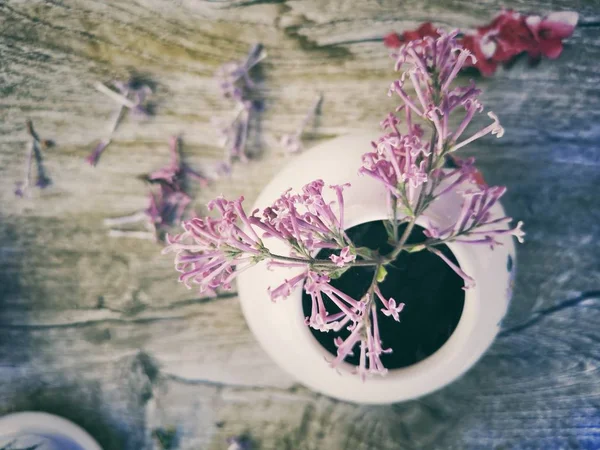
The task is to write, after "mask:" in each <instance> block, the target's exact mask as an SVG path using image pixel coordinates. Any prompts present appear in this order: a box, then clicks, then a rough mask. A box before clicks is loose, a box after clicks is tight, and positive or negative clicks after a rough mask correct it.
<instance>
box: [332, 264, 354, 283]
mask: <svg viewBox="0 0 600 450" xmlns="http://www.w3.org/2000/svg"><path fill="white" fill-rule="evenodd" d="M349 268H350V266H346V267H340V268H339V269H335V270H333V271H331V272H327V275H329V278H331V279H332V280H335V279H336V278H339V277H341V276H342V275H344V273H345V272H346V270H348V269H349Z"/></svg>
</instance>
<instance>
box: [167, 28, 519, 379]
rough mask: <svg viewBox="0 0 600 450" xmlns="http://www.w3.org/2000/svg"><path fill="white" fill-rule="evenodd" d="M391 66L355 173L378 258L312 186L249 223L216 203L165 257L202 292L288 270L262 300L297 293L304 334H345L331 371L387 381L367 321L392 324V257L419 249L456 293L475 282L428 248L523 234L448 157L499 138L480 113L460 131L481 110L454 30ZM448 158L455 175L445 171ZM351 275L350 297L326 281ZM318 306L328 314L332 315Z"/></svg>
mask: <svg viewBox="0 0 600 450" xmlns="http://www.w3.org/2000/svg"><path fill="white" fill-rule="evenodd" d="M393 57H394V59H395V61H396V66H395V68H396V70H397V71H401V72H402V75H401V77H400V78H399V79H398V80H396V81H395V82H394V83H392V85H391V88H390V90H389V95H390V96H397V97H398V98H399V99H400V101H401V104H400V106H399V107H398V108H396V112H395V113H390V114H388V115H387V116H386V118H385V119H384V120H383V121H382V122H381V126H382V128H383V130H384V134H383V135H382V136H381V137H380V138H379V139H378V140H376V141H375V142H373V143H372V149H371V150H370V151H368V152H367V153H365V154H364V155H363V163H362V166H361V167H360V169H359V172H360V173H361V174H364V175H365V176H370V177H373V178H374V179H375V180H377V181H378V182H380V183H381V184H382V185H383V186H385V189H386V191H387V195H388V205H389V210H390V213H389V220H387V221H386V222H385V225H386V230H387V233H388V235H389V242H390V243H392V244H393V247H392V250H391V251H390V252H389V253H388V254H379V253H378V252H375V251H372V250H370V249H368V248H364V247H358V246H356V245H355V244H354V243H353V242H352V241H351V239H349V237H348V235H347V233H346V231H345V230H344V226H343V224H344V194H343V191H344V189H345V188H346V187H347V186H348V185H342V186H339V185H335V186H328V187H326V186H325V184H324V182H323V181H322V180H315V181H313V182H311V183H308V184H307V185H305V186H304V187H303V188H302V189H301V191H299V192H292V190H288V191H286V192H284V193H283V194H282V195H281V197H279V198H278V199H276V200H275V201H274V203H273V204H272V205H271V206H269V207H267V208H264V209H263V210H262V211H260V210H255V211H252V212H251V213H250V214H248V213H246V212H245V210H244V208H243V204H242V203H243V198H239V199H237V200H235V201H229V200H226V199H224V198H218V199H216V200H214V201H212V202H211V203H210V204H209V209H212V210H215V211H216V212H217V213H218V216H217V217H205V218H194V219H192V220H189V221H186V222H184V223H183V228H184V232H183V233H181V234H179V235H176V236H172V237H169V238H168V244H169V245H168V246H167V248H166V249H165V252H174V253H175V254H176V256H175V264H176V269H177V270H178V271H179V272H180V277H179V279H180V281H182V282H184V283H185V284H186V285H187V286H188V287H191V286H193V285H197V286H199V288H200V291H201V292H207V293H209V294H214V293H215V292H216V290H217V289H219V288H222V289H229V288H230V287H231V283H232V281H233V279H234V278H235V276H236V274H238V273H240V272H241V271H243V270H246V269H248V268H249V267H252V266H253V265H255V264H257V263H258V262H260V261H267V264H268V265H269V266H271V267H287V268H294V269H295V272H294V273H297V274H296V275H295V276H293V277H290V278H289V279H287V280H285V281H284V282H283V283H282V284H281V285H279V286H273V287H271V288H270V289H269V295H270V296H271V299H272V300H273V301H277V300H280V299H285V298H286V297H288V296H289V295H290V294H291V293H292V291H294V290H295V289H299V288H300V287H302V288H303V289H304V290H305V292H306V293H307V295H308V296H310V299H311V309H310V316H308V317H306V324H307V325H308V326H309V327H312V328H314V329H316V330H319V331H323V332H329V331H333V332H334V333H335V332H337V331H340V330H341V329H342V328H346V329H347V330H348V331H349V332H350V333H349V335H348V336H347V337H346V338H345V339H342V338H341V337H339V336H338V337H336V338H335V341H334V342H335V344H336V346H337V355H336V357H335V358H334V359H333V360H332V361H331V362H330V364H331V366H332V367H334V368H335V367H337V366H339V365H340V364H341V363H342V362H343V361H344V360H345V359H346V358H347V357H349V356H351V355H353V352H355V351H357V352H358V354H359V364H358V367H357V368H356V372H357V373H358V374H359V376H360V377H361V378H362V379H363V380H364V379H365V378H366V377H367V376H369V375H384V374H385V373H386V372H387V369H386V368H385V367H384V365H383V363H382V360H381V356H382V355H383V354H385V353H387V352H391V351H392V349H388V348H385V347H384V345H383V343H382V341H381V337H380V332H379V320H394V321H397V322H399V321H400V315H401V313H402V310H403V308H404V306H405V305H404V303H402V302H399V301H397V300H396V299H394V298H386V296H384V295H383V294H382V291H381V289H380V284H381V283H382V282H383V281H384V279H385V277H386V274H387V271H386V266H388V265H390V264H392V263H394V261H395V260H396V258H397V257H398V255H399V254H400V253H401V252H416V251H429V252H431V253H433V254H435V255H437V256H439V257H440V258H441V259H442V260H443V261H444V262H446V263H447V264H448V265H449V266H450V267H451V268H452V269H453V270H454V271H455V272H456V273H457V274H458V275H459V276H460V277H462V279H463V280H464V289H469V288H471V287H473V286H474V283H475V281H474V280H473V279H472V278H471V277H470V276H469V275H468V274H467V273H465V272H464V271H463V270H462V269H461V268H460V267H458V266H457V265H455V264H454V263H453V262H452V261H451V260H450V259H448V258H447V257H446V256H445V255H444V254H443V253H442V252H441V251H440V250H439V249H438V247H439V246H440V245H442V244H446V243H450V242H460V243H463V244H468V245H488V246H490V247H491V248H494V246H496V245H499V242H498V238H499V237H500V236H506V235H512V236H514V237H516V238H517V239H518V240H519V242H522V241H523V236H524V233H523V231H522V223H521V222H519V223H518V224H517V225H516V226H511V225H510V222H511V218H509V217H502V218H497V217H496V216H492V214H491V208H492V207H493V206H494V205H495V204H496V203H497V202H498V200H499V199H500V198H501V197H502V195H503V194H504V193H505V192H506V189H505V188H504V187H500V186H492V187H490V186H487V185H486V184H485V182H484V181H483V178H482V177H481V174H480V173H479V172H478V171H477V169H476V168H475V166H474V159H473V158H469V159H460V158H458V157H456V156H455V155H454V153H455V152H456V151H457V150H458V149H460V148H462V147H464V146H466V145H467V144H470V143H471V142H473V141H475V140H476V139H479V138H481V137H483V136H486V135H488V134H492V135H496V136H497V137H501V136H502V134H503V133H504V130H503V128H502V127H501V125H500V123H499V121H498V118H497V117H496V115H495V114H494V113H492V112H488V114H487V115H488V116H489V117H490V118H491V123H490V124H489V125H487V126H485V127H483V128H482V129H480V130H478V131H476V132H474V133H472V134H470V133H467V127H468V125H469V124H470V123H471V121H472V120H473V118H474V117H475V114H478V113H481V112H483V106H482V104H481V103H480V102H479V100H478V97H479V94H480V90H479V89H477V88H476V87H475V86H474V84H473V83H472V82H471V84H469V85H467V86H459V85H457V83H456V81H457V80H456V76H457V74H458V73H459V71H460V70H461V68H462V67H463V66H464V65H465V64H466V63H467V61H470V62H471V63H474V59H475V58H474V56H473V55H471V54H470V53H469V51H467V50H465V49H464V48H461V47H460V46H459V45H458V43H457V40H456V33H452V34H440V36H439V37H437V38H434V37H425V38H423V39H421V40H416V41H411V42H409V43H407V44H406V45H404V46H403V47H401V48H400V49H399V50H398V51H397V52H396V53H395V54H393ZM398 113H399V114H398ZM451 115H452V116H453V117H457V118H458V125H457V126H456V127H452V126H451V122H450V116H451ZM401 123H402V129H403V131H402V132H401V131H400V125H401ZM453 123H454V122H453ZM450 159H451V160H452V161H453V162H454V166H455V168H452V169H447V168H446V165H447V162H448V160H450ZM325 189H331V190H332V191H333V193H334V194H335V195H334V196H332V197H334V198H335V201H331V202H328V201H326V200H325V199H324V196H323V193H324V190H325ZM451 191H452V192H459V193H460V195H462V206H461V209H460V211H458V214H457V218H456V221H455V222H454V223H453V224H452V225H451V226H450V227H447V228H443V229H442V228H440V227H439V226H438V225H437V224H435V223H433V222H431V221H428V220H427V217H426V216H423V214H424V213H425V212H426V211H427V209H428V208H429V207H430V206H431V205H432V204H433V203H434V202H436V201H438V200H439V199H443V198H444V196H445V195H446V194H448V193H449V192H451ZM419 218H422V219H423V221H425V223H426V225H425V236H426V239H425V240H424V241H423V242H421V243H418V244H410V243H409V237H410V236H411V233H413V231H414V227H415V225H416V222H417V219H419ZM421 223H422V222H421ZM401 230H403V231H402V232H401ZM272 239H276V240H279V241H281V242H283V243H284V244H285V245H286V248H287V249H288V250H287V251H286V252H284V254H276V253H273V252H272V251H271V250H270V249H269V247H268V246H267V245H266V243H267V242H268V241H269V240H272ZM322 249H327V251H328V253H329V254H330V256H329V257H328V258H319V251H320V250H322ZM356 266H364V267H367V268H369V270H371V271H372V273H373V278H372V282H371V283H370V286H369V287H368V289H367V290H366V292H365V293H364V294H363V295H362V296H361V297H359V298H353V297H351V296H349V295H347V294H346V293H344V292H342V291H341V290H339V289H337V288H336V287H335V286H334V285H333V284H332V283H331V281H332V280H333V279H335V278H338V277H340V276H341V275H342V274H343V273H344V272H345V271H346V270H348V269H349V268H350V267H356ZM326 305H335V307H336V309H335V311H333V310H328V309H327V308H328V307H327V306H326ZM378 312H381V316H378Z"/></svg>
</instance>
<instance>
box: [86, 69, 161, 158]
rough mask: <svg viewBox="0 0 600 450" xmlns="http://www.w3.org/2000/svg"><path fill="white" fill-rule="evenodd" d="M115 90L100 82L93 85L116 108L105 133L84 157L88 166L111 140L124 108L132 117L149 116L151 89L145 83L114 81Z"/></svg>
mask: <svg viewBox="0 0 600 450" xmlns="http://www.w3.org/2000/svg"><path fill="white" fill-rule="evenodd" d="M112 85H113V86H114V88H115V89H116V90H113V89H111V88H109V87H107V86H106V85H104V84H102V83H96V84H95V85H94V87H95V88H96V90H98V91H99V92H101V93H102V94H104V95H106V96H107V97H109V98H110V99H111V100H113V101H114V102H115V103H117V105H118V108H117V109H116V111H115V114H114V117H113V119H112V120H111V121H110V122H109V125H108V129H107V131H106V135H105V136H104V137H103V138H102V139H101V140H100V142H98V144H97V145H96V147H94V150H93V151H92V152H91V153H90V154H89V156H88V157H87V158H86V159H85V160H86V162H87V163H88V164H89V165H90V166H96V164H98V161H99V160H100V156H101V155H102V153H103V152H104V150H106V148H107V147H108V146H109V145H110V143H111V142H112V137H113V135H114V133H115V132H116V131H117V128H118V127H119V124H120V123H121V121H122V120H123V117H124V115H125V110H126V109H129V110H130V111H131V112H132V114H133V116H134V117H138V118H139V117H141V118H147V117H149V116H150V109H149V105H148V98H149V97H150V95H151V94H152V89H150V87H149V86H147V85H145V84H141V85H138V84H137V83H134V82H133V81H131V80H130V81H128V82H126V83H124V82H122V81H114V82H113V83H112Z"/></svg>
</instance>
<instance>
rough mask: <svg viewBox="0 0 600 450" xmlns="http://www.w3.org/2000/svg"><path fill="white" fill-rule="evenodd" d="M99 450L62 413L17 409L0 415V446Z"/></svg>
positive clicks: (58, 449) (41, 449)
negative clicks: (2, 415)
mask: <svg viewBox="0 0 600 450" xmlns="http://www.w3.org/2000/svg"><path fill="white" fill-rule="evenodd" d="M33 446H37V447H35V450H102V449H101V448H100V446H99V445H98V443H97V442H96V441H95V440H94V439H93V438H92V437H91V436H90V435H89V434H88V433H87V432H86V431H84V430H83V429H82V428H80V427H79V426H77V425H75V424H74V423H73V422H70V421H68V420H66V419H63V418H62V417H58V416H55V415H52V414H47V413H41V412H20V413H15V414H9V415H7V416H4V417H0V449H4V448H5V447H8V449H10V450H13V449H14V450H21V449H27V448H31V447H33Z"/></svg>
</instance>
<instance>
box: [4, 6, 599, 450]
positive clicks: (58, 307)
mask: <svg viewBox="0 0 600 450" xmlns="http://www.w3.org/2000/svg"><path fill="white" fill-rule="evenodd" d="M502 3H503V4H504V5H505V6H507V7H514V8H516V9H518V10H520V11H540V12H548V11H551V10H564V9H569V8H570V9H574V10H576V11H578V12H579V13H580V14H581V19H582V22H583V25H582V26H580V27H578V28H577V29H576V30H575V33H574V36H573V37H572V38H571V39H569V40H568V41H567V44H566V46H565V51H564V53H563V55H562V56H561V57H560V59H559V60H558V61H548V60H544V61H542V63H541V64H540V65H539V66H537V67H534V68H532V67H529V65H528V64H527V62H526V61H525V60H519V61H518V62H517V63H516V64H515V65H514V66H513V67H512V68H510V69H509V70H504V69H502V70H500V71H499V72H498V73H497V74H496V75H495V76H494V77H492V78H490V79H485V80H479V81H480V84H481V85H482V86H483V87H484V89H485V94H484V99H483V100H484V101H485V103H486V106H488V107H489V108H490V109H492V110H494V111H495V112H496V113H497V114H498V116H499V117H500V118H501V120H502V123H503V125H504V126H505V128H506V134H505V136H504V138H502V139H499V140H496V139H493V138H489V139H488V138H486V139H484V140H482V141H479V144H478V145H477V149H476V153H477V155H478V158H479V164H480V167H481V169H482V171H483V172H484V174H485V176H486V178H487V179H488V180H489V181H490V182H491V183H494V184H496V183H500V184H506V185H507V186H508V188H509V192H508V194H507V195H506V196H505V200H504V205H505V207H506V209H507V210H508V212H509V214H510V215H512V216H514V217H516V218H518V219H520V220H523V221H525V223H526V229H527V243H526V244H525V245H523V246H520V247H519V249H518V276H517V283H516V287H515V296H514V299H513V302H512V305H511V310H510V313H509V315H508V317H507V318H506V320H505V323H504V331H503V332H502V333H501V335H500V336H499V337H498V339H497V340H496V342H495V343H494V345H493V347H492V348H491V349H490V351H489V352H488V353H487V354H486V355H485V357H483V358H482V359H481V361H480V362H479V363H478V364H477V365H476V366H475V367H474V368H473V369H472V370H471V371H470V372H468V373H467V374H466V375H465V376H463V377H462V378H461V379H459V380H458V381H456V382H455V383H453V384H452V385H450V386H448V387H447V388H445V389H443V390H441V391H439V392H437V393H434V394H432V395H429V396H427V397H424V398H422V399H419V400H416V401H411V402H407V403H402V404H394V405H389V406H377V407H375V406H356V405H352V404H348V403H344V402H339V401H335V400H332V399H329V398H327V397H324V396H321V395H317V394H315V393H313V392H311V391H309V390H307V389H306V388H304V387H302V386H300V385H298V384H297V383H295V382H294V380H292V379H291V378H290V377H289V376H287V375H286V374H284V373H283V372H282V371H281V370H280V369H279V368H278V367H276V366H275V365H274V364H273V363H272V362H271V360H270V359H269V358H268V357H267V356H266V354H265V353H264V351H263V350H262V349H261V348H260V347H259V345H258V343H257V342H256V341H255V339H254V338H253V336H252V335H251V333H250V332H249V330H248V328H247V326H246V324H245V322H244V319H243V317H242V313H241V310H240V306H239V303H238V299H237V298H236V296H235V294H231V295H226V296H222V297H219V298H215V299H204V298H197V294H196V293H194V292H193V291H187V290H186V289H185V288H184V287H183V286H182V285H180V284H178V283H177V281H176V275H175V273H174V271H173V268H172V258H171V257H167V256H161V254H160V246H159V245H157V244H155V243H152V242H150V241H140V240H135V239H125V238H122V239H116V238H110V237H108V236H107V232H106V228H105V227H104V225H103V223H102V221H103V219H104V218H106V217H115V216H119V215H123V214H129V213H132V212H135V211H139V210H140V209H143V208H144V207H145V206H146V192H147V191H146V190H147V188H146V186H145V185H144V183H142V182H141V181H140V180H139V178H138V175H140V174H144V173H147V172H149V171H151V170H152V169H155V168H158V167H160V166H162V165H164V164H165V163H166V162H167V160H168V147H167V142H168V138H169V136H170V135H172V134H175V133H182V135H183V139H184V154H185V158H186V160H187V162H188V163H189V164H190V165H192V166H194V167H209V166H210V165H211V164H214V163H215V162H217V161H218V160H219V159H220V158H221V155H222V151H221V150H220V149H219V147H218V146H217V136H216V134H215V131H214V128H213V127H212V126H211V124H210V118H211V117H213V116H218V117H226V116H227V115H228V114H230V113H231V105H230V104H229V103H228V102H227V101H224V100H223V99H221V98H220V96H219V93H218V90H217V89H216V86H215V81H214V79H213V73H214V71H215V69H216V68H217V67H218V66H219V65H220V64H221V63H223V62H225V61H228V60H231V59H237V58H240V57H242V56H243V55H244V54H245V53H246V52H247V50H248V49H249V47H250V45H251V44H253V43H255V42H262V43H263V44H264V45H265V47H266V49H267V51H268V54H269V56H268V58H267V60H266V61H265V62H264V64H263V65H262V76H263V80H262V82H261V83H260V86H259V94H260V96H261V97H262V98H264V105H265V108H264V111H263V112H262V113H261V116H260V126H261V129H260V140H261V141H262V145H261V146H260V151H258V148H259V147H258V146H257V145H255V146H253V147H252V149H253V151H254V152H255V153H257V154H258V156H257V157H256V158H255V159H253V160H252V161H251V162H250V163H248V164H246V165H243V164H236V165H235V166H234V169H233V174H232V176H231V177H230V178H221V179H219V180H217V181H215V182H213V183H212V184H211V185H210V186H208V187H206V188H202V189H195V190H194V191H193V195H194V203H193V206H194V208H196V209H197V210H198V211H203V208H204V206H203V205H204V204H205V203H206V201H207V200H209V199H210V198H212V197H214V196H215V195H218V194H219V193H221V192H223V193H225V194H228V195H234V194H236V195H238V194H240V193H243V194H244V195H245V196H246V198H247V199H248V201H249V202H252V201H253V200H254V198H255V197H256V195H257V194H258V192H259V191H260V189H261V188H262V187H263V186H264V185H265V184H266V182H267V181H268V180H269V178H270V177H271V176H272V175H273V174H274V173H275V172H276V171H277V170H278V168H280V167H281V166H282V165H284V164H287V163H288V162H290V161H292V160H293V156H290V155H285V154H284V153H283V152H282V151H281V149H279V148H278V146H277V145H276V142H277V139H278V137H279V136H280V135H281V134H283V133H286V132H291V131H293V130H294V129H295V127H296V126H297V124H298V123H299V122H300V120H301V118H302V116H303V115H304V113H305V111H306V110H307V108H308V107H309V105H310V104H311V103H312V102H313V99H314V97H315V95H316V93H317V92H323V93H324V103H323V108H322V114H321V115H320V117H319V123H318V127H317V128H316V130H315V132H314V133H313V135H312V140H310V141H309V142H308V143H307V144H308V145H309V146H310V145H314V144H315V143H317V142H318V141H320V140H324V139H329V138H332V137H334V136H337V135H341V134H344V133H347V132H349V131H351V130H354V129H357V128H364V127H370V128H374V127H376V125H377V123H378V122H379V120H380V119H381V118H382V117H383V116H384V115H385V114H386V112H387V111H388V110H389V109H390V108H391V107H392V106H393V103H392V102H391V101H390V100H387V98H386V97H385V92H386V89H387V86H388V84H389V82H390V81H391V80H392V79H393V77H394V73H393V72H392V70H391V62H390V60H389V59H388V57H387V50H386V49H385V48H384V47H383V45H382V43H381V42H380V41H377V40H376V38H380V37H381V36H383V35H384V34H385V33H386V32H388V31H390V30H399V31H402V30H404V29H409V28H414V27H415V26H416V25H418V24H419V23H421V22H423V21H426V20H433V21H434V22H435V24H437V25H440V26H444V27H448V28H452V27H457V26H459V27H472V26H475V25H477V24H481V23H484V22H487V21H489V19H490V18H491V17H492V15H493V14H494V13H495V12H496V11H497V10H499V8H500V2H499V1H496V0H452V1H447V2H439V1H434V0H405V1H386V0H382V1H368V2H358V1H353V0H335V1H324V0H305V1H281V2H279V1H260V0H259V1H244V0H238V1H225V0H223V1H212V2H211V1H201V0H176V1H167V0H162V1H161V0H127V1H125V0H120V1H119V0H113V1H104V0H47V1H41V0H35V1H34V0H29V1H23V0H21V1H19V0H4V1H2V0H0V414H4V413H9V412H15V411H22V410H41V411H48V412H51V413H55V414H58V415H61V416H64V417H66V418H69V419H71V420H73V421H74V422H76V423H78V424H80V425H81V426H83V427H84V428H86V429H87V430H88V431H89V432H90V433H91V434H92V435H93V436H94V437H95V438H96V439H97V440H98V441H99V442H100V444H101V445H102V446H103V447H104V449H106V450H113V449H115V450H121V449H125V450H140V449H153V448H159V446H158V444H157V442H156V440H155V439H154V438H153V437H152V435H153V433H154V432H155V430H168V429H170V428H173V427H174V428H175V429H176V431H177V440H178V445H177V447H174V448H179V449H190V450H191V449H193V450H196V449H224V448H226V447H227V445H226V443H225V439H226V438H227V437H228V436H231V435H238V434H242V433H247V434H248V435H249V436H250V437H251V438H252V440H253V442H254V444H255V445H254V448H257V449H277V450H280V449H293V450H304V449H306V450H308V449H333V450H337V449H351V450H359V449H429V448H436V449H437V448H439V449H513V448H527V449H534V448H535V449H537V448H539V449H559V448H560V449H566V448H573V449H576V448H581V449H598V448H600V371H599V365H600V347H599V342H600V244H599V241H598V237H599V236H600V200H599V197H598V192H599V189H600V145H599V142H600V125H599V124H600V107H599V106H600V102H599V100H600V88H599V84H600V70H599V69H600V63H599V61H600V22H599V20H600V4H599V3H598V2H597V1H583V0H581V1H569V0H556V1H553V2H542V1H525V0H520V1H519V0H507V1H504V2H502ZM131 74H141V75H143V76H144V77H146V78H147V79H148V80H150V81H151V82H152V83H153V84H154V86H155V95H154V97H153V100H154V102H155V105H156V114H155V116H154V117H153V118H152V119H150V120H149V121H147V122H142V123H138V122H135V121H132V120H125V121H124V123H123V124H122V126H121V127H120V128H119V130H118V132H117V134H116V137H115V141H114V143H113V144H112V145H111V147H109V149H108V150H107V151H106V153H105V155H104V156H103V157H102V159H101V161H100V164H99V165H98V166H97V167H96V168H92V167H90V166H88V165H86V164H85V163H84V162H83V159H84V158H85V156H87V154H88V153H89V151H90V150H91V149H92V148H93V146H94V145H95V143H96V142H97V139H98V138H99V137H101V135H102V133H103V130H104V129H105V127H106V123H107V121H108V120H109V118H110V117H111V115H112V113H113V111H114V108H115V105H114V103H113V102H112V101H111V100H110V99H108V98H106V97H105V96H103V95H102V94H101V93H99V92H97V91H96V90H95V89H94V88H93V84H94V83H95V82H97V81H103V82H108V81H110V80H112V79H126V78H127V77H128V76H130V75H131ZM26 118H31V119H32V120H33V122H34V124H35V125H36V128H37V131H38V132H39V134H40V135H41V136H42V137H45V138H49V139H53V140H55V141H56V144H57V145H56V147H55V148H53V149H51V150H49V151H48V152H47V153H46V155H45V156H46V160H45V161H46V168H47V170H48V173H49V175H50V177H51V179H52V181H53V184H52V186H51V187H49V188H48V189H46V190H44V191H39V190H36V191H33V192H32V196H31V197H30V198H26V199H22V200H20V199H17V198H15V196H14V194H13V189H14V183H15V181H17V180H18V179H19V177H20V176H21V174H22V171H23V168H22V166H23V162H24V159H25V147H26V142H27V132H26V129H25V120H26ZM470 151H471V152H473V151H474V150H473V149H471V150H470Z"/></svg>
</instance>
